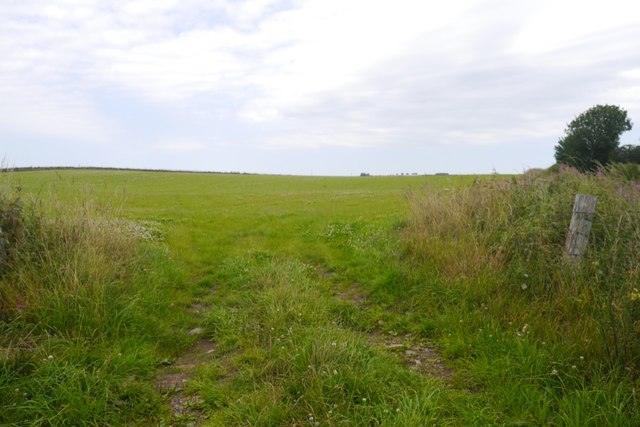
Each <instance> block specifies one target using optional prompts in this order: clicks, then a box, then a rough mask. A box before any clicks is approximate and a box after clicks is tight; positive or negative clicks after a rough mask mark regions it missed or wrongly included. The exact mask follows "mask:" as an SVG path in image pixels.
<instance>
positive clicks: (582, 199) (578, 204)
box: [565, 194, 597, 261]
mask: <svg viewBox="0 0 640 427" xmlns="http://www.w3.org/2000/svg"><path fill="white" fill-rule="evenodd" d="M596 201H597V199H596V198H595V197H593V196H589V195H588V194H576V198H575V201H574V203H573V215H572V216H571V224H569V234H568V235H567V242H566V244H565V252H566V255H567V256H568V257H569V258H570V259H572V260H574V261H579V260H580V258H582V255H583V254H584V251H585V250H586V249H587V243H588V242H589V233H590V232H591V224H592V222H593V216H594V214H595V212H596Z"/></svg>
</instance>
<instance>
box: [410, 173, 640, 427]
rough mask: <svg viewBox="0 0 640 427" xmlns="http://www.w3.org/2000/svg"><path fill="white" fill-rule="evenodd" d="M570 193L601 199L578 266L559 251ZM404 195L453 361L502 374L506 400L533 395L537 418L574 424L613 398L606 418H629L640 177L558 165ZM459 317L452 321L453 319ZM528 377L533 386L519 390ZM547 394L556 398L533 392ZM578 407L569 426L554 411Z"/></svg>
mask: <svg viewBox="0 0 640 427" xmlns="http://www.w3.org/2000/svg"><path fill="white" fill-rule="evenodd" d="M577 193H586V194H591V195H593V196H596V197H597V199H598V204H597V210H596V215H595V219H594V222H593V229H592V233H591V238H590V241H589V247H588V250H587V252H586V254H585V255H584V257H583V259H582V260H581V261H580V262H578V263H575V262H572V261H570V260H569V259H567V258H566V257H565V256H564V255H563V249H564V243H565V239H566V235H567V230H568V225H569V222H570V219H571V214H572V205H573V201H574V197H575V195H576V194H577ZM409 198H410V205H411V208H412V213H413V215H412V220H411V221H410V223H409V224H408V226H407V228H406V235H405V241H406V247H407V253H408V259H409V260H410V263H411V264H412V266H413V267H412V268H413V269H414V270H415V269H422V270H423V271H428V272H429V274H433V273H435V279H431V280H430V281H427V284H426V285H424V286H425V291H424V292H425V293H428V295H429V297H428V300H429V301H430V302H429V303H428V304H430V307H431V309H432V310H433V312H439V313H440V319H441V321H440V323H438V324H437V327H440V328H443V329H445V330H449V331H451V332H450V333H449V334H448V335H444V334H443V335H444V336H442V337H441V342H443V345H444V347H445V351H446V352H447V353H448V355H449V356H450V357H463V358H465V357H466V358H467V360H468V361H469V362H468V363H470V365H468V366H469V367H470V368H469V369H470V370H471V371H472V372H474V373H475V377H476V379H478V378H481V379H482V378H484V379H485V380H487V381H493V382H496V381H497V378H498V377H502V382H500V381H498V382H496V384H495V385H496V386H498V387H496V390H498V389H499V387H502V390H503V394H502V397H501V399H505V400H509V399H511V403H510V404H511V405H513V406H514V407H515V406H517V405H516V402H515V401H514V397H515V396H520V398H521V400H522V401H521V402H520V403H523V402H525V401H526V403H524V404H526V405H529V404H531V406H530V408H531V407H533V406H535V405H538V404H542V403H535V402H533V403H532V399H540V402H545V403H544V405H546V406H547V409H546V411H549V413H546V414H543V413H537V414H536V413H532V412H531V411H532V410H531V409H530V410H529V411H528V414H527V416H528V417H531V418H532V419H535V420H536V422H549V418H548V417H556V418H552V419H554V422H561V423H564V424H567V423H569V424H571V422H573V423H577V424H578V425H579V424H580V420H583V421H584V420H585V418H580V417H579V416H578V415H576V414H578V412H580V405H584V407H585V408H589V409H585V408H582V410H583V412H582V413H580V414H579V415H581V416H585V414H590V415H589V416H595V417H600V416H605V415H604V414H606V412H607V411H614V412H615V409H614V408H615V405H618V409H619V410H620V411H619V412H620V414H618V415H619V416H620V417H621V418H615V417H614V418H611V419H618V421H619V420H627V421H628V420H629V418H627V417H631V418H633V417H637V415H638V414H637V411H635V410H634V409H633V408H634V407H637V404H636V403H633V402H635V398H633V397H632V394H626V395H625V393H633V391H632V390H634V388H633V384H634V383H635V381H636V380H637V378H638V373H639V372H640V326H639V325H640V293H639V287H640V256H639V253H640V189H639V187H638V184H635V183H634V182H633V181H629V180H621V179H620V178H619V174H617V173H610V172H608V171H601V172H599V173H597V174H589V175H584V174H580V173H578V172H577V171H575V170H573V169H568V168H562V169H561V170H558V171H556V172H550V171H535V172H530V173H527V174H524V175H523V176H521V177H515V178H512V179H510V180H504V179H495V180H489V181H479V182H476V183H474V185H471V186H470V187H468V188H452V189H446V188H445V189H442V188H425V189H424V190H421V191H414V192H412V193H411V194H410V195H409ZM428 283H431V284H432V285H429V284H428ZM433 283H436V285H433ZM456 318H459V323H460V325H459V326H458V325H455V326H451V325H454V324H455V323H458V321H457V320H456ZM442 319H445V320H442ZM463 325H464V326H463ZM514 361H519V362H517V365H514ZM492 365H493V366H492ZM501 371H502V373H501ZM505 372H511V373H510V374H509V375H508V376H507V377H504V373H505ZM533 378H537V379H535V380H534V379H533ZM603 378H606V380H604V381H603ZM514 381H515V382H516V384H513V382H514ZM550 381H551V382H550ZM557 381H560V382H559V383H558V382H557ZM617 382H620V383H621V384H627V385H625V386H622V388H623V389H624V390H626V392H621V391H620V390H618V389H616V387H617V386H616V383H617ZM510 383H511V385H509V384H510ZM528 383H532V384H529V385H530V386H533V387H534V388H531V389H530V391H529V392H526V389H528V388H529V387H528V386H527V384H528ZM551 384H555V385H554V386H551ZM509 387H511V389H510V390H508V389H509ZM625 387H626V388H625ZM516 389H517V390H518V391H517V392H516V391H515V390H516ZM534 389H535V390H537V391H536V392H532V391H531V390H534ZM545 389H546V390H547V391H546V392H545V391H543V390H545ZM549 390H555V391H553V392H552V393H551V395H550V396H553V397H550V396H546V397H544V396H543V397H541V395H544V394H545V393H547V392H548V391H549ZM580 390H581V391H580ZM605 390H613V391H612V392H611V393H610V394H608V392H607V391H605ZM527 393H529V396H528V397H527V396H525V395H526V394H527ZM598 393H599V397H597V398H596V397H595V396H596V394H598ZM534 396H535V397H534ZM603 396H608V397H603ZM621 396H624V398H622V397H621ZM607 398H609V399H611V400H607ZM629 398H630V399H631V400H628V399H629ZM583 399H586V400H583ZM589 399H593V400H589ZM620 399H621V400H620ZM549 405H550V406H549ZM567 405H568V406H567ZM596 408H597V409H596ZM621 408H625V409H621ZM511 410H514V409H510V411H511ZM514 411H517V410H514ZM575 411H578V412H576V413H575V414H574V415H576V416H578V418H571V416H569V415H567V416H568V417H569V419H570V420H572V421H571V422H569V421H567V420H560V418H557V417H558V416H559V415H558V414H559V413H565V415H566V414H570V413H574V412H575ZM589 411H593V412H589ZM628 411H631V412H628ZM507 412H508V411H507ZM534 412H535V411H534ZM622 413H624V414H622ZM625 414H626V415H625ZM633 414H635V415H633ZM606 416H610V415H606ZM618 421H616V422H618ZM616 422H613V424H616ZM587 424H588V423H587ZM596 424H597V423H596Z"/></svg>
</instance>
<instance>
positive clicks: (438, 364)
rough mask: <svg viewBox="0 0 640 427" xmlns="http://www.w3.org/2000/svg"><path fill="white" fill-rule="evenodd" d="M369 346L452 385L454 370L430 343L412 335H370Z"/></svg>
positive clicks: (422, 373)
mask: <svg viewBox="0 0 640 427" xmlns="http://www.w3.org/2000/svg"><path fill="white" fill-rule="evenodd" d="M368 341H369V344H371V345H372V346H375V347H378V348H382V349H384V350H385V351H386V352H388V353H391V354H393V355H395V356H396V357H397V358H398V359H399V360H400V361H401V362H402V364H404V365H405V366H407V367H408V368H409V369H411V370H413V371H415V372H418V373H419V374H421V375H423V376H425V377H427V378H433V379H438V380H441V381H443V382H444V383H445V384H448V385H451V383H452V380H453V376H454V373H455V372H454V370H453V369H451V368H449V367H448V366H447V365H446V364H445V362H444V360H443V357H442V355H441V354H440V352H439V351H438V350H437V349H436V348H435V347H433V346H432V345H430V344H429V343H428V342H426V341H424V340H421V339H416V338H415V337H413V336H412V335H404V336H392V335H391V336H390V335H382V334H370V335H369V336H368Z"/></svg>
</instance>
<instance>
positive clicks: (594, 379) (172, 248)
mask: <svg viewBox="0 0 640 427" xmlns="http://www.w3.org/2000/svg"><path fill="white" fill-rule="evenodd" d="M7 179H9V180H10V181H11V184H12V186H13V187H15V186H19V187H20V188H21V198H22V199H25V200H26V199H29V198H31V197H33V198H35V200H36V204H38V203H39V204H40V205H42V208H41V209H42V210H43V211H45V212H47V215H50V216H52V217H54V218H67V217H73V216H74V214H72V213H70V212H77V211H82V212H85V213H86V215H87V217H90V218H94V217H96V216H100V217H102V216H106V217H108V218H120V219H121V220H120V221H118V222H117V226H116V228H113V229H112V230H120V232H122V233H125V234H126V232H127V230H129V231H130V230H134V231H135V233H134V234H136V236H137V237H136V236H134V240H135V241H138V242H139V241H140V239H141V240H142V243H137V244H136V243H135V242H133V243H131V242H128V241H127V242H120V241H118V242H115V243H113V242H112V243H109V246H108V247H109V248H111V250H114V251H116V252H117V253H120V254H122V255H121V256H120V257H115V258H113V259H110V260H107V261H106V262H108V263H110V265H113V266H114V271H116V272H115V273H113V272H103V273H101V275H90V274H89V275H87V278H84V276H83V275H78V274H77V273H76V274H69V275H68V276H63V275H60V277H58V276H56V277H55V278H53V279H51V281H50V282H46V283H45V284H43V285H42V286H44V287H46V288H45V290H44V291H43V292H42V293H41V294H40V295H50V294H49V292H54V291H51V289H57V288H56V286H57V285H56V284H57V283H58V282H60V281H65V282H66V281H69V282H73V283H76V287H72V288H69V287H66V288H63V289H62V290H56V291H55V292H54V293H53V294H51V295H53V297H51V296H47V297H46V299H45V300H43V298H39V297H38V295H37V293H36V292H32V293H27V292H26V291H25V292H22V291H21V289H22V288H21V287H20V286H17V285H16V284H17V283H22V282H21V281H24V282H25V283H27V282H28V278H29V277H31V276H30V275H36V274H39V273H37V271H35V272H33V271H31V272H30V270H28V269H27V270H25V271H26V272H22V271H21V272H20V273H19V274H18V273H11V274H6V275H5V277H4V278H2V277H0V279H2V280H3V281H2V288H1V289H2V290H3V292H4V293H3V298H4V300H3V305H2V307H4V312H5V313H4V320H3V323H2V325H3V326H2V327H3V328H4V329H5V338H4V339H3V342H2V343H3V347H4V348H5V352H4V354H3V361H2V363H3V364H2V365H0V368H2V371H0V372H1V373H2V378H1V379H0V397H2V399H1V400H2V405H3V408H0V409H1V410H0V413H2V414H3V415H0V422H2V423H8V424H11V423H13V424H15V425H63V424H68V425H70V424H73V425H83V424H84V425H92V424H93V425H122V424H129V425H149V424H151V425H155V424H160V425H192V424H194V425H200V424H201V425H212V426H218V425H264V426H276V425H389V426H395V425H401V426H419V425H576V426H577V425H634V424H635V423H636V421H638V416H639V415H638V413H637V407H638V405H637V403H636V400H637V398H636V397H635V388H634V387H633V384H632V383H631V382H630V381H628V380H627V379H626V378H625V377H619V376H615V375H614V374H612V373H613V372H615V371H614V370H603V369H602V368H601V367H599V366H595V365H597V364H596V363H594V362H592V361H588V360H587V361H586V362H583V363H582V365H581V361H582V360H583V359H584V357H583V358H582V359H580V355H579V354H577V353H576V352H575V351H572V350H571V349H569V350H567V349H562V348H561V347H562V337H556V338H555V340H554V339H552V340H551V341H549V342H545V341H541V339H540V336H542V335H540V334H531V335H529V334H528V329H529V326H528V324H527V326H525V324H524V323H522V324H520V323H517V324H516V325H513V324H512V323H513V322H521V320H522V319H518V318H517V316H513V317H512V318H511V319H507V318H505V317H501V316H498V315H496V313H495V312H494V311H491V312H490V315H489V314H487V313H486V312H485V311H486V309H485V304H489V302H490V299H487V295H484V294H482V295H481V292H479V291H474V289H473V286H474V285H476V286H479V285H480V284H483V283H488V282H491V281H492V280H493V279H491V277H490V276H487V274H489V273H490V272H487V271H486V270H482V269H479V268H475V270H478V271H481V274H483V275H484V276H483V277H481V278H478V277H470V276H472V275H473V271H475V270H474V268H473V265H472V263H471V262H470V263H468V264H467V265H464V266H460V265H457V264H456V266H457V267H456V268H457V269H453V270H452V269H447V268H444V267H446V266H447V265H451V264H452V263H453V262H452V261H451V260H449V261H447V260H445V261H443V259H442V258H443V257H444V258H446V257H447V254H456V252H455V251H456V249H455V248H453V247H445V246H442V251H443V253H444V255H443V257H440V258H438V257H437V256H436V257H435V260H434V259H431V258H429V259H427V260H425V259H422V260H421V261H417V259H418V258H419V257H418V256H416V251H417V250H416V245H415V242H413V241H412V237H411V236H408V235H407V233H413V234H415V235H419V233H422V232H424V230H425V228H424V227H421V228H420V227H419V228H416V227H415V226H412V225H411V224H412V221H415V219H414V217H413V216H412V209H413V212H414V214H415V212H416V209H415V206H416V204H415V203H416V202H415V197H416V194H420V193H423V192H425V191H427V190H425V188H429V189H430V190H429V191H432V190H434V189H438V190H439V191H441V192H451V193H455V192H457V191H463V190H464V189H466V188H469V186H471V185H472V183H473V182H474V181H476V180H478V179H479V178H474V177H352V178H330V177H287V176H252V175H213V174H191V173H147V172H133V171H127V172H119V171H95V170H93V171H82V170H65V171H32V172H20V173H11V174H9V175H8V177H7ZM501 179H502V178H500V177H484V178H481V179H480V180H481V181H483V182H493V181H497V180H501ZM54 201H57V202H54ZM64 206H68V207H66V208H65V207H64ZM417 215H418V217H419V216H420V214H419V212H418V213H417ZM94 223H95V222H94V221H85V222H83V224H84V227H85V228H82V229H81V231H82V230H87V228H86V226H87V225H86V224H90V225H91V227H93V228H91V229H95V224H94ZM118 227H120V228H118ZM98 228H99V229H100V230H101V229H102V228H100V227H98ZM76 234H78V233H76ZM80 234H82V235H86V234H87V233H86V232H84V231H83V232H82V233H80ZM72 235H75V234H72ZM97 235H98V237H100V236H101V235H99V233H98V234H97ZM98 237H96V239H97V238H98ZM136 239H137V240H136ZM421 239H422V238H421ZM65 241H66V240H65ZM421 241H424V239H422V240H421ZM432 243H433V244H434V245H437V244H440V245H443V243H442V241H436V240H434V241H432ZM83 244H85V243H83ZM90 244H91V241H90V240H89V241H87V242H86V245H89V246H90ZM89 246H87V247H89ZM87 247H84V246H83V248H84V249H83V250H82V252H81V254H80V255H83V254H87V253H90V252H91V251H90V250H89V249H87ZM114 248H115V249H114ZM106 250H107V249H105V251H106ZM128 251H130V252H128ZM80 255H78V254H76V255H74V256H73V257H71V260H72V263H71V264H72V265H73V266H76V267H77V265H80V264H82V262H85V261H83V260H84V255H83V256H80ZM458 255H460V254H458ZM95 256H97V255H95ZM462 256H463V257H464V254H462ZM133 259H135V260H137V261H136V262H133V261H131V260H133ZM477 259H480V258H477ZM91 260H93V258H91ZM469 260H470V261H472V260H471V258H469ZM36 264H37V263H36ZM454 264H455V263H454ZM65 265H66V264H65ZM94 265H96V263H95V262H93V261H92V262H91V263H90V266H92V267H91V268H92V270H91V271H94V270H95V269H96V268H95V267H93V266H94ZM118 266H121V268H122V270H121V271H120V270H117V268H116V267H118ZM76 267H74V268H76ZM476 267H477V266H476ZM34 268H35V267H34ZM118 268H120V267H118ZM73 271H74V272H77V271H84V270H80V269H75V270H73ZM112 273H113V274H112ZM78 276H80V277H78ZM467 276H469V277H467ZM29 280H31V279H29ZM97 281H101V282H106V283H109V284H112V285H113V286H112V287H109V288H105V289H103V290H101V291H100V299H99V301H100V304H93V305H92V304H89V303H88V302H86V301H94V300H95V299H96V297H95V295H94V294H95V293H96V292H97V291H94V294H91V295H85V294H83V293H82V292H84V291H82V292H81V291H79V290H78V289H80V288H78V285H83V284H85V283H87V282H88V283H94V282H97ZM24 288H25V289H26V288H27V285H24ZM488 288H489V289H493V288H492V287H491V286H488ZM13 289H17V290H13ZM82 289H84V288H82ZM95 289H102V288H97V287H96V288H95ZM114 289H115V290H114ZM70 293H73V294H74V295H77V298H75V299H74V298H73V297H69V294H70ZM56 298H59V299H56ZM83 298H84V299H83ZM70 300H72V301H71V302H70ZM53 302H55V303H56V304H58V305H55V304H54V305H53V308H51V307H50V305H51V304H52V303H53ZM521 302H522V301H521ZM65 304H67V308H65ZM105 304H108V305H110V306H111V305H112V307H111V310H104V307H103V306H104V305H105ZM18 305H20V307H19V308H16V307H17V306H18ZM76 306H77V308H76V311H75V312H74V313H71V311H73V310H71V308H69V307H76ZM32 307H33V308H32ZM56 307H57V308H56ZM56 310H57V311H56ZM100 310H102V311H100ZM492 310H497V309H496V308H493V309H492ZM67 311H68V312H69V313H70V314H65V315H64V316H63V315H60V314H59V312H64V313H67ZM56 313H58V314H56ZM122 313H124V314H122ZM510 313H512V314H513V311H512V312H510ZM56 316H58V317H59V319H58V320H57V323H55V322H54V325H55V326H51V325H48V323H47V322H49V320H48V319H50V317H54V318H55V317H56ZM92 316H93V317H92ZM98 317H99V318H100V319H102V320H101V321H100V322H98V321H95V320H91V319H94V318H98ZM532 327H533V326H532ZM25 335H26V336H28V337H30V338H29V339H26V340H25V339H24V336H25ZM523 335H524V336H523ZM545 339H546V338H545ZM587 366H589V368H587ZM593 366H595V367H593ZM12 408H14V409H12Z"/></svg>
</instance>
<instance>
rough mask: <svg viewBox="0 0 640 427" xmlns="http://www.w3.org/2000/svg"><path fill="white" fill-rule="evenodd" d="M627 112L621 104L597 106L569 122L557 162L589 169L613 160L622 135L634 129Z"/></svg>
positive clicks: (560, 145)
mask: <svg viewBox="0 0 640 427" xmlns="http://www.w3.org/2000/svg"><path fill="white" fill-rule="evenodd" d="M631 127H632V123H631V120H630V119H629V118H628V117H627V112H626V111H625V110H624V109H622V108H620V107H618V106H617V105H596V106H594V107H591V108H589V109H588V110H587V111H585V112H583V113H582V114H580V115H579V116H578V117H576V118H575V119H573V121H572V122H571V123H569V124H568V125H567V129H566V130H565V133H566V135H565V136H564V137H563V138H560V140H559V141H558V145H556V147H555V150H556V154H555V157H556V161H557V162H558V163H564V164H567V165H569V166H575V167H576V168H578V169H580V170H582V171H587V170H595V169H597V168H598V167H599V165H606V164H607V163H609V162H610V161H611V160H612V159H613V157H614V155H615V153H616V150H617V149H618V146H619V145H620V135H621V134H622V133H623V132H625V131H628V130H631Z"/></svg>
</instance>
